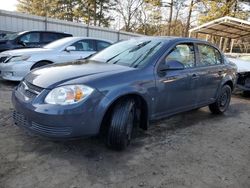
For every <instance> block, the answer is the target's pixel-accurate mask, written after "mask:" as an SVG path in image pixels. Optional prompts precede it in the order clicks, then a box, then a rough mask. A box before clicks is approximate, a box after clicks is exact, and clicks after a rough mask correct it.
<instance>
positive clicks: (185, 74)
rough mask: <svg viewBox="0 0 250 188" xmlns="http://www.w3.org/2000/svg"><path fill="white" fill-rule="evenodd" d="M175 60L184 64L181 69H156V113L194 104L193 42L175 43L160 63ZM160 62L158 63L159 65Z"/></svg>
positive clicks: (169, 111)
mask: <svg viewBox="0 0 250 188" xmlns="http://www.w3.org/2000/svg"><path fill="white" fill-rule="evenodd" d="M171 60H175V61H178V62H180V63H182V64H183V65H184V68H183V69H182V70H171V69H169V70H165V71H160V72H159V71H158V73H157V76H156V87H157V90H158V91H157V92H158V94H157V97H156V99H155V100H156V104H157V109H156V111H157V112H156V114H158V116H165V115H171V114H174V113H178V112H181V111H185V110H187V109H190V108H192V107H193V106H194V105H195V104H194V97H193V94H194V93H193V87H194V85H193V84H192V79H193V75H192V70H193V69H194V68H195V50H194V44H193V43H183V44H178V45H176V46H175V47H174V48H173V49H172V50H171V51H170V52H169V53H168V54H167V56H166V57H165V58H164V61H163V62H161V63H165V64H167V63H168V62H169V61H171ZM160 66H161V64H159V67H160ZM158 70H159V68H158Z"/></svg>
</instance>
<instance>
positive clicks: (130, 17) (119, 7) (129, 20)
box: [115, 0, 143, 31]
mask: <svg viewBox="0 0 250 188" xmlns="http://www.w3.org/2000/svg"><path fill="white" fill-rule="evenodd" d="M115 2H116V7H115V10H116V12H118V13H119V14H120V16H121V17H122V20H123V22H124V29H125V31H132V30H133V28H134V27H135V25H136V23H137V19H136V16H137V15H138V14H139V11H140V10H139V9H140V6H141V5H142V4H143V0H126V1H124V0H115Z"/></svg>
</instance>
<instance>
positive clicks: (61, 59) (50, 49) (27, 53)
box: [0, 37, 112, 81]
mask: <svg viewBox="0 0 250 188" xmlns="http://www.w3.org/2000/svg"><path fill="white" fill-rule="evenodd" d="M111 44H112V42H111V41H107V40H102V39H96V38H88V37H67V38H63V39H59V40H57V41H55V42H52V43H50V44H48V45H46V46H44V47H43V48H28V49H18V50H9V51H5V52H2V53H0V77H2V78H3V79H5V80H11V81H20V80H22V79H23V77H24V76H25V75H26V74H27V73H28V72H30V70H32V69H35V68H38V67H41V66H44V65H48V64H52V63H53V64H54V63H55V64H56V63H66V62H70V61H75V60H79V59H84V58H87V57H88V56H90V55H92V54H94V53H96V52H97V51H100V50H102V49H104V48H106V47H108V46H110V45H111Z"/></svg>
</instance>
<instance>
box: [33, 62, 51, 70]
mask: <svg viewBox="0 0 250 188" xmlns="http://www.w3.org/2000/svg"><path fill="white" fill-rule="evenodd" d="M49 64H50V63H49V62H47V61H40V62H38V63H36V64H34V65H33V66H32V67H31V69H30V70H33V69H36V68H39V67H42V66H45V65H49Z"/></svg>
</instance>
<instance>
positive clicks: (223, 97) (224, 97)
mask: <svg viewBox="0 0 250 188" xmlns="http://www.w3.org/2000/svg"><path fill="white" fill-rule="evenodd" d="M231 94H232V90H231V87H230V86H229V85H224V86H223V87H222V89H221V91H220V93H219V96H218V98H217V100H216V101H215V102H214V103H213V104H210V105H209V109H210V111H211V112H212V113H213V114H222V113H224V112H225V111H226V110H227V109H228V106H229V104H230V101H231Z"/></svg>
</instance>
